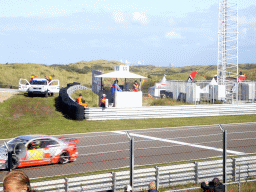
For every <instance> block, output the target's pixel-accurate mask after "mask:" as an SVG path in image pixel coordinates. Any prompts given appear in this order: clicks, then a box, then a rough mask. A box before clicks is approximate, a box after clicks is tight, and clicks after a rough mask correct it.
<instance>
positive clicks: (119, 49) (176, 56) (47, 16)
mask: <svg viewBox="0 0 256 192" xmlns="http://www.w3.org/2000/svg"><path fill="white" fill-rule="evenodd" d="M228 1H229V0H228ZM218 3H219V0H180V1H174V0H158V1H155V0H154V1H153V0H93V1H88V0H61V1H60V0H1V1H0V64H5V63H7V62H8V63H37V64H47V65H50V64H69V63H75V62H79V61H91V60H101V59H103V60H115V61H121V62H123V63H126V64H129V65H138V64H144V65H150V64H152V65H155V66H176V67H182V66H189V65H217V58H218V11H219V8H218ZM237 3H238V15H239V17H238V23H239V63H256V60H255V55H256V54H255V53H256V46H255V44H256V38H255V37H256V33H255V30H256V26H255V23H256V19H255V18H256V1H254V0H237Z"/></svg>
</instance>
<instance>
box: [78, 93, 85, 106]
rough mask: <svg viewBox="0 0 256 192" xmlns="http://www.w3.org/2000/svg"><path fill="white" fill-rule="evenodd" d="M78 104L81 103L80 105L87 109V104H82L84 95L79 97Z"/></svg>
mask: <svg viewBox="0 0 256 192" xmlns="http://www.w3.org/2000/svg"><path fill="white" fill-rule="evenodd" d="M76 102H77V103H79V104H80V105H82V106H84V107H87V104H86V103H83V102H82V94H80V95H79V97H78V98H77V100H76Z"/></svg>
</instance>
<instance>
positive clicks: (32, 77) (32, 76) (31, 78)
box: [30, 75, 34, 83]
mask: <svg viewBox="0 0 256 192" xmlns="http://www.w3.org/2000/svg"><path fill="white" fill-rule="evenodd" d="M33 79H34V75H31V77H30V83H32V81H33Z"/></svg>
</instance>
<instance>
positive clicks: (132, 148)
mask: <svg viewBox="0 0 256 192" xmlns="http://www.w3.org/2000/svg"><path fill="white" fill-rule="evenodd" d="M130 151H131V156H130V185H131V187H133V177H134V138H133V137H132V138H131V150H130Z"/></svg>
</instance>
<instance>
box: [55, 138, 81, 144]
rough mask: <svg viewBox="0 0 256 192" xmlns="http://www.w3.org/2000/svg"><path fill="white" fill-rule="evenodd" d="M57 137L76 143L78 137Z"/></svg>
mask: <svg viewBox="0 0 256 192" xmlns="http://www.w3.org/2000/svg"><path fill="white" fill-rule="evenodd" d="M59 139H61V140H64V141H67V142H73V143H76V144H77V143H78V142H79V140H78V139H75V138H68V137H63V136H61V137H59Z"/></svg>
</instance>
